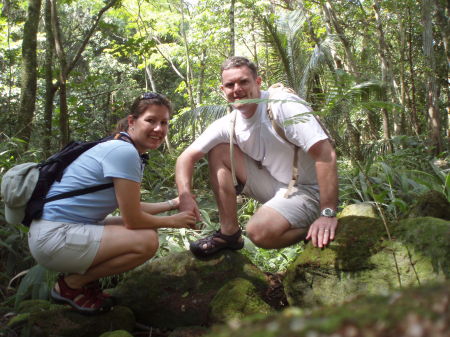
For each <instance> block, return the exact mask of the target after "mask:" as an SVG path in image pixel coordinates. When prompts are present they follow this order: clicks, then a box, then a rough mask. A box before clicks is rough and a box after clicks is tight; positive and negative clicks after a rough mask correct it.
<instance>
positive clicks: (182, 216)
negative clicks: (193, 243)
mask: <svg viewBox="0 0 450 337" xmlns="http://www.w3.org/2000/svg"><path fill="white" fill-rule="evenodd" d="M170 217H171V218H172V220H173V227H174V228H192V229H194V228H195V222H196V218H195V216H194V213H193V212H189V211H186V212H180V213H177V214H174V215H171V216H170Z"/></svg>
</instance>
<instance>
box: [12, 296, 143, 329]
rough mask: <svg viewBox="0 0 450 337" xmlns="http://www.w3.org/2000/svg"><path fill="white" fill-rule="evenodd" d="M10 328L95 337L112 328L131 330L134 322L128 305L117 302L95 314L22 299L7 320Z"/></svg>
mask: <svg viewBox="0 0 450 337" xmlns="http://www.w3.org/2000/svg"><path fill="white" fill-rule="evenodd" d="M8 325H10V327H11V328H15V327H17V326H20V328H21V331H26V333H25V332H24V333H25V335H26V334H28V335H30V336H33V337H41V336H43V337H44V336H45V337H46V336H60V337H98V336H99V335H100V334H102V333H103V332H107V331H111V329H117V330H119V329H120V330H127V331H132V329H133V328H134V325H135V320H134V316H133V313H132V312H131V310H130V309H129V308H126V307H120V306H116V307H114V308H113V310H111V311H109V312H107V313H104V314H101V315H95V316H86V315H82V314H79V313H77V312H75V311H74V310H72V309H71V308H69V307H68V306H63V305H56V304H52V303H50V302H48V301H42V300H33V301H24V302H22V303H21V305H20V314H19V315H18V316H16V317H15V318H12V319H11V320H10V322H9V323H8Z"/></svg>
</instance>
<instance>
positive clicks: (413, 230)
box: [394, 217, 450, 279]
mask: <svg viewBox="0 0 450 337" xmlns="http://www.w3.org/2000/svg"><path fill="white" fill-rule="evenodd" d="M394 234H395V236H396V238H397V240H399V241H401V242H403V243H404V244H406V245H407V246H408V248H409V249H410V250H411V251H412V252H419V253H420V254H421V255H423V256H427V257H429V258H430V260H431V263H432V266H433V272H434V273H436V274H438V273H443V274H444V275H445V277H446V278H447V279H450V259H449V256H450V222H449V221H446V220H442V219H437V218H432V217H423V218H415V219H405V220H402V221H400V222H399V223H398V225H397V226H396V227H395V232H394Z"/></svg>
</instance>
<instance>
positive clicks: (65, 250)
mask: <svg viewBox="0 0 450 337" xmlns="http://www.w3.org/2000/svg"><path fill="white" fill-rule="evenodd" d="M171 109H172V108H171V104H170V102H169V101H168V100H167V99H166V98H165V97H164V96H162V95H160V94H157V93H145V94H143V95H142V96H140V97H139V98H137V99H136V100H135V101H134V103H133V105H132V106H131V111H130V115H129V116H128V117H126V119H124V120H125V121H126V122H127V123H123V122H122V123H121V125H124V124H125V127H124V128H123V129H124V131H125V132H126V133H125V137H126V136H129V139H131V142H127V141H122V140H110V141H106V142H103V143H100V144H98V145H96V146H94V147H93V148H91V149H89V150H88V151H86V152H84V153H83V154H82V155H80V156H79V157H78V158H77V159H76V160H75V161H74V162H73V163H72V164H70V165H69V166H68V167H67V169H66V170H65V172H64V176H63V178H62V180H61V182H59V183H54V184H53V185H52V187H51V189H50V191H49V193H48V194H47V197H51V196H53V195H56V194H59V193H62V192H66V191H71V190H74V189H79V188H84V187H89V186H94V185H99V184H103V183H108V182H111V181H112V182H113V184H114V187H113V188H109V189H106V190H102V191H97V192H93V193H89V194H84V195H80V196H75V197H70V198H67V199H61V200H56V201H52V202H48V203H46V204H45V207H44V210H43V214H42V218H41V219H38V220H34V221H33V222H32V223H31V226H30V231H29V238H28V242H29V246H30V251H31V254H32V255H33V257H34V258H35V259H36V261H37V262H38V263H39V264H41V265H43V266H44V267H46V268H48V269H51V270H56V271H59V272H64V273H66V275H65V276H63V275H61V276H60V277H59V279H58V281H57V283H56V285H55V287H54V288H53V289H52V291H51V297H52V298H53V299H54V300H56V301H58V302H63V303H67V304H70V305H71V306H72V307H74V308H75V309H77V310H78V311H80V312H82V313H86V314H95V313H98V312H101V311H107V310H109V309H110V307H111V306H112V299H111V298H110V296H109V295H107V294H105V293H103V292H102V291H101V289H100V285H99V284H100V283H99V281H98V280H99V279H100V278H102V277H105V276H109V275H115V274H119V273H122V272H125V271H128V270H130V269H133V268H135V267H137V266H139V265H140V264H142V263H144V262H145V261H147V260H148V259H149V258H151V257H152V256H154V255H155V253H156V250H157V248H158V235H157V232H156V231H157V229H158V228H189V227H190V226H193V225H194V224H195V217H194V215H193V214H192V213H190V212H181V213H177V214H174V215H170V216H155V214H158V213H160V212H165V211H169V210H172V209H175V208H178V198H176V199H173V200H169V201H166V202H161V203H143V202H140V183H141V179H142V170H143V164H142V161H141V158H140V155H142V154H144V153H145V152H147V151H148V150H151V149H156V148H158V147H159V146H160V145H161V143H162V142H163V140H164V138H165V136H166V135H167V131H168V122H169V117H170V113H171ZM119 125H120V124H119ZM127 138H128V137H127ZM117 207H118V208H119V210H120V215H121V216H118V217H111V216H108V217H107V215H108V214H110V213H111V212H113V211H114V210H115V209H117Z"/></svg>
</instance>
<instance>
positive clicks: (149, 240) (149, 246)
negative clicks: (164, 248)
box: [135, 229, 159, 259]
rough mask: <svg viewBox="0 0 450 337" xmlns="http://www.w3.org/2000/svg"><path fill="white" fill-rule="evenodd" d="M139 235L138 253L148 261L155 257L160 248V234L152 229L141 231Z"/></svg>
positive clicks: (136, 247) (136, 246)
mask: <svg viewBox="0 0 450 337" xmlns="http://www.w3.org/2000/svg"><path fill="white" fill-rule="evenodd" d="M137 234H138V235H137V237H138V240H137V242H136V245H135V249H136V252H137V253H138V254H140V255H142V256H143V257H144V258H146V259H149V258H151V257H153V256H154V255H155V254H156V251H157V250H158V247H159V239H158V233H156V231H154V230H151V229H141V230H139V233H137Z"/></svg>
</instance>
